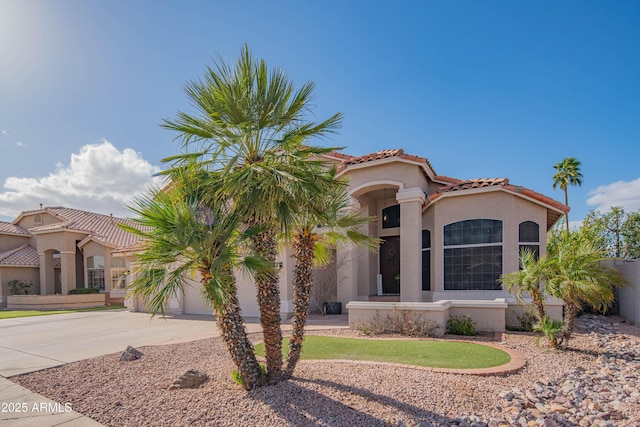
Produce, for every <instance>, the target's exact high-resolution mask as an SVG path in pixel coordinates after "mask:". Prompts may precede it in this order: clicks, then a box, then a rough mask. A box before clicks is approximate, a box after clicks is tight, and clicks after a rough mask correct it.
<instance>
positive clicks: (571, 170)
mask: <svg viewBox="0 0 640 427" xmlns="http://www.w3.org/2000/svg"><path fill="white" fill-rule="evenodd" d="M581 165H582V163H580V161H579V160H578V159H576V158H575V157H567V158H565V159H563V160H562V161H561V162H558V163H556V164H555V165H554V166H553V167H554V168H555V169H556V173H555V175H553V189H554V190H555V189H556V188H558V187H560V188H561V189H562V190H563V191H564V204H565V205H567V206H569V193H568V191H567V187H569V186H570V185H573V186H575V185H577V186H578V187H579V186H581V185H582V172H580V166H581ZM564 216H565V222H566V225H567V233H568V232H569V213H568V212H567V213H566V214H565V215H564Z"/></svg>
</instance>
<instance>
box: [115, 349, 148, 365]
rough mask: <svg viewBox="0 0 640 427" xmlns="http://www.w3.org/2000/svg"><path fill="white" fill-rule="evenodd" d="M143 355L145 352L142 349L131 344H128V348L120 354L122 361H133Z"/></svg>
mask: <svg viewBox="0 0 640 427" xmlns="http://www.w3.org/2000/svg"><path fill="white" fill-rule="evenodd" d="M143 355H144V353H143V352H141V351H140V350H138V349H136V348H134V347H131V346H127V349H126V350H125V351H123V352H122V354H121V355H120V361H122V362H131V361H134V360H138V359H140V358H141V357H142V356H143Z"/></svg>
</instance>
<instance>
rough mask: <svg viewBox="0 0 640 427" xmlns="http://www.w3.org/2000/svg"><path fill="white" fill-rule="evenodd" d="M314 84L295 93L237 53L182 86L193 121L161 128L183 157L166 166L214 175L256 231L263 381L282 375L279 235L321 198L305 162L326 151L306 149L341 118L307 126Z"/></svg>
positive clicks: (277, 74)
mask: <svg viewBox="0 0 640 427" xmlns="http://www.w3.org/2000/svg"><path fill="white" fill-rule="evenodd" d="M313 90H314V84H313V83H306V84H304V85H303V86H302V87H301V88H300V89H299V90H297V91H296V90H294V86H293V83H292V82H291V81H290V80H289V79H288V77H287V76H286V74H285V73H284V71H282V70H281V69H273V70H271V71H269V69H268V68H267V65H266V63H265V61H264V60H260V61H256V60H255V59H254V58H253V56H252V54H251V52H250V51H249V48H248V47H247V46H244V48H243V49H242V52H241V55H240V58H239V59H238V61H237V63H236V64H235V65H234V66H230V65H228V64H226V63H225V62H224V61H223V60H222V59H220V60H218V61H217V62H216V64H215V66H214V67H213V68H210V67H208V68H207V70H206V72H205V75H204V77H203V78H202V80H199V81H195V82H190V83H188V84H187V85H186V93H187V96H188V98H189V100H190V101H191V103H192V104H193V105H194V106H195V108H196V110H197V112H196V114H195V115H189V114H187V113H183V112H179V113H178V117H177V118H176V119H175V120H166V121H165V123H164V127H165V128H167V129H171V130H174V131H176V132H178V136H177V139H178V140H179V141H180V142H181V143H182V146H183V148H184V149H185V151H186V153H185V154H181V155H178V156H173V157H170V158H167V159H165V161H167V162H170V163H173V164H176V165H180V164H182V163H184V162H189V161H191V160H196V161H198V162H199V164H200V166H201V167H202V168H206V169H208V170H215V171H219V172H220V175H221V177H222V185H221V187H220V189H219V190H218V195H219V197H220V198H222V199H225V200H233V202H234V205H235V207H236V209H237V211H238V214H239V215H240V217H241V219H242V222H243V223H245V224H246V225H249V226H257V227H259V228H260V230H261V231H260V233H258V234H256V235H255V236H254V237H253V239H252V246H253V251H254V252H255V253H256V254H257V255H259V256H260V257H262V258H263V259H265V260H268V261H269V262H270V263H271V266H272V267H271V269H270V270H269V271H264V272H263V273H261V274H260V275H258V276H257V277H256V286H257V295H258V296H257V299H258V305H259V309H260V322H261V325H262V329H263V334H264V343H265V353H266V362H267V377H268V380H269V382H275V381H278V380H279V378H280V376H281V370H282V355H281V350H282V331H281V326H280V291H279V286H278V271H277V264H276V255H277V240H276V236H277V234H278V232H280V231H282V230H285V231H286V230H289V229H290V227H291V226H292V224H293V219H294V216H295V215H296V213H297V212H298V211H299V210H300V208H299V204H300V201H301V200H303V197H305V196H307V195H309V194H313V193H317V192H320V191H321V189H322V181H323V179H324V177H323V174H319V173H317V171H318V163H319V162H318V161H314V160H311V156H316V155H320V154H324V153H326V152H328V151H330V150H331V149H329V148H319V147H312V146H309V145H307V144H308V141H309V140H310V139H312V138H318V137H326V136H328V135H330V134H332V133H335V132H336V131H337V128H338V127H339V126H340V123H341V120H342V115H341V114H339V113H338V114H335V115H333V116H332V117H330V118H329V119H327V120H325V121H323V122H321V123H313V122H310V121H309V120H308V119H309V116H310V113H311V102H312V100H313Z"/></svg>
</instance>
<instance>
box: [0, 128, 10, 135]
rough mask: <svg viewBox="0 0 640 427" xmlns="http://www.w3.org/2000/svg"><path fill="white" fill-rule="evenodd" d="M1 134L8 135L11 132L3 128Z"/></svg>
mask: <svg viewBox="0 0 640 427" xmlns="http://www.w3.org/2000/svg"><path fill="white" fill-rule="evenodd" d="M0 133H1V134H3V135H5V136H8V135H9V132H7V131H6V130H5V129H2V131H0Z"/></svg>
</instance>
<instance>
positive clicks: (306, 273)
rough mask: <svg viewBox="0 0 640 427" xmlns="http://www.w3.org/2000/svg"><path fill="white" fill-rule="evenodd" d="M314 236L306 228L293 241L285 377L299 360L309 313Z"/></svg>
mask: <svg viewBox="0 0 640 427" xmlns="http://www.w3.org/2000/svg"><path fill="white" fill-rule="evenodd" d="M314 246H315V238H314V236H313V235H312V234H311V233H309V231H308V230H304V232H301V233H299V234H298V235H297V236H296V237H295V239H294V243H293V249H294V252H293V257H294V258H295V260H296V264H295V267H294V270H293V317H292V319H291V326H292V331H291V338H290V339H289V353H288V355H287V365H286V367H285V370H284V374H285V376H286V377H290V376H291V375H293V370H294V369H295V367H296V364H297V363H298V360H300V352H301V351H302V341H303V339H304V328H305V326H306V324H307V315H308V314H309V299H310V297H311V280H312V268H313V258H314V254H313V250H314Z"/></svg>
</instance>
